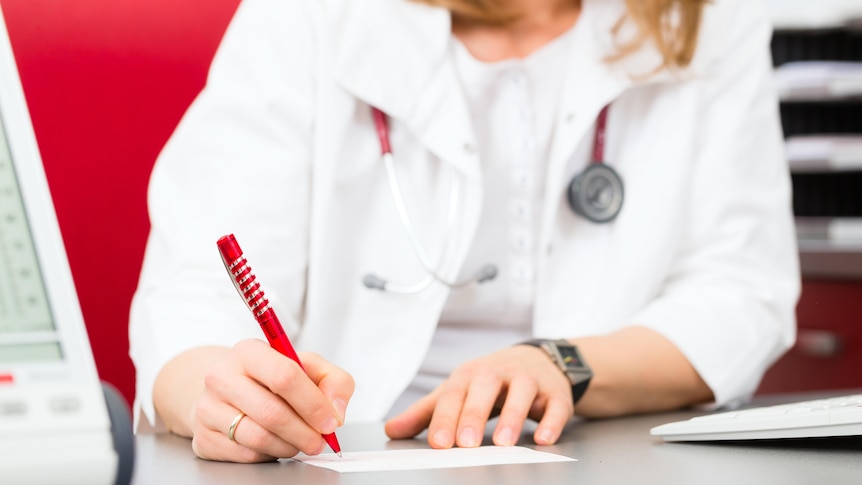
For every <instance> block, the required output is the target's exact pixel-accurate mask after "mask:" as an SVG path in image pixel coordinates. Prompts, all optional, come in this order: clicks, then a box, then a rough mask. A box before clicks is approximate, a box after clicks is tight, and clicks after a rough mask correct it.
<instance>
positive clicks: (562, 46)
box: [390, 28, 574, 415]
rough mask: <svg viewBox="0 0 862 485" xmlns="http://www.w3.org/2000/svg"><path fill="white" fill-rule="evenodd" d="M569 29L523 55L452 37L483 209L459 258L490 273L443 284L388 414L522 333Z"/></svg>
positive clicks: (527, 327)
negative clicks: (424, 343) (414, 366)
mask: <svg viewBox="0 0 862 485" xmlns="http://www.w3.org/2000/svg"><path fill="white" fill-rule="evenodd" d="M573 30H574V28H572V29H570V30H569V31H567V32H566V33H564V34H563V35H561V36H559V37H557V38H556V39H554V40H553V41H551V42H550V43H548V44H547V45H545V46H543V47H542V48H541V49H539V50H538V51H536V52H534V53H532V54H531V55H530V56H528V57H527V58H526V59H509V60H504V61H499V62H491V63H488V62H483V61H480V60H477V59H476V58H474V57H473V56H472V55H471V54H470V52H469V51H468V50H467V48H466V47H465V46H464V45H463V44H462V43H461V42H459V41H458V40H457V39H456V38H454V37H453V41H452V42H451V47H450V49H449V52H450V55H451V58H452V61H453V63H454V65H455V70H456V72H457V74H458V78H459V81H460V82H461V86H462V88H463V93H464V97H465V100H466V102H467V106H468V108H469V111H470V119H471V121H472V123H473V129H474V130H475V133H476V141H477V144H478V146H477V150H478V153H479V158H480V163H481V167H482V188H483V198H482V202H483V205H482V215H481V218H480V221H479V226H478V228H477V231H476V237H475V239H474V241H473V245H472V247H471V248H470V251H469V253H468V255H467V259H466V260H465V262H464V265H463V266H462V270H461V274H460V279H467V278H469V277H470V276H471V275H473V274H475V273H476V271H477V270H479V269H480V268H482V267H483V266H485V265H488V264H492V265H494V266H496V268H497V271H498V273H497V277H496V278H495V279H493V280H491V281H487V282H485V283H482V284H481V285H472V286H469V287H466V288H461V289H455V290H453V291H452V292H451V293H450V296H449V299H448V300H447V302H446V305H445V307H444V308H443V312H442V314H441V316H440V322H439V324H438V326H437V330H436V332H435V333H434V337H433V340H432V342H431V347H430V348H429V349H428V353H427V354H426V357H425V360H424V361H423V362H422V366H421V368H420V369H419V373H418V374H417V375H416V377H415V378H414V380H413V382H412V383H411V384H410V387H409V388H408V389H407V390H406V391H405V392H404V393H403V394H402V395H401V397H400V398H399V400H398V401H397V402H396V403H395V404H394V405H393V407H392V409H391V411H390V414H393V415H394V414H396V413H397V412H399V411H401V410H403V409H404V408H405V407H406V406H408V405H409V404H410V403H412V402H414V401H415V400H416V399H418V398H420V397H422V396H423V395H425V394H427V393H428V392H430V391H431V390H433V389H434V388H435V387H437V386H438V385H439V384H440V383H442V382H443V380H444V379H446V377H447V376H448V375H449V374H450V373H451V372H452V370H453V369H455V367H457V366H458V365H459V364H461V363H463V362H465V361H467V360H470V359H473V358H476V357H480V356H482V355H485V354H488V353H491V352H494V351H495V350H499V349H501V348H504V347H507V346H510V345H512V344H514V343H516V342H520V341H523V340H527V339H529V338H530V337H531V335H532V311H533V295H534V292H535V278H534V277H535V268H536V258H537V256H538V255H537V248H536V244H535V241H536V239H537V234H538V231H539V217H538V215H539V211H540V210H541V202H542V198H543V191H544V187H543V185H544V184H543V181H544V179H545V170H546V167H547V159H548V155H549V151H550V146H551V140H552V137H553V131H554V120H555V119H556V116H557V114H558V113H557V110H558V106H559V103H560V96H561V94H562V89H563V82H564V80H565V79H564V78H565V72H564V70H562V69H560V66H561V65H564V64H565V61H566V59H568V57H569V56H570V52H569V50H570V49H571V48H572V31H573Z"/></svg>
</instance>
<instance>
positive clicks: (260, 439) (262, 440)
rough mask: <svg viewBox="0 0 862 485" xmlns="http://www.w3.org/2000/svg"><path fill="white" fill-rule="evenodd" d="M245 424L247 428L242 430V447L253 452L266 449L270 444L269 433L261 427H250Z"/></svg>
mask: <svg viewBox="0 0 862 485" xmlns="http://www.w3.org/2000/svg"><path fill="white" fill-rule="evenodd" d="M246 419H248V418H246ZM246 424H247V426H245V427H244V428H243V429H242V444H243V446H245V447H247V448H251V449H253V450H265V449H267V447H268V446H269V443H270V437H269V431H267V430H266V428H264V427H261V426H251V425H250V424H251V423H246Z"/></svg>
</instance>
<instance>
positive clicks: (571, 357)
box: [520, 339, 593, 404]
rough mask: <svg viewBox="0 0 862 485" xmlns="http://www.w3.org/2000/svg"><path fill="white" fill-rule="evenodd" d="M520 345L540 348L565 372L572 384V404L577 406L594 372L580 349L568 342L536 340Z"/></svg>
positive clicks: (562, 340)
mask: <svg viewBox="0 0 862 485" xmlns="http://www.w3.org/2000/svg"><path fill="white" fill-rule="evenodd" d="M520 345H531V346H533V347H538V348H540V349H542V350H544V351H545V352H547V353H548V356H549V357H550V358H551V361H552V362H553V363H554V364H556V365H557V367H559V368H560V370H561V371H563V374H565V375H566V377H568V378H569V381H570V382H571V383H572V403H573V404H577V402H578V401H579V400H580V399H581V396H583V395H584V392H586V390H587V386H588V385H589V383H590V379H591V378H592V377H593V371H592V369H590V366H588V365H587V363H586V362H584V358H583V357H581V353H580V352H578V348H577V347H575V346H574V345H572V344H570V343H569V341H568V340H565V339H558V340H550V339H535V340H527V341H526V342H521V343H520Z"/></svg>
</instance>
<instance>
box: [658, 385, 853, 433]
mask: <svg viewBox="0 0 862 485" xmlns="http://www.w3.org/2000/svg"><path fill="white" fill-rule="evenodd" d="M650 434H652V435H653V436H659V437H661V438H662V439H664V440H665V441H716V440H758V439H785V438H815V437H832V436H862V394H854V395H847V396H840V397H834V398H829V399H817V400H812V401H798V402H794V403H790V404H781V405H777V406H765V407H757V408H748V409H741V410H737V411H728V412H722V413H716V414H709V415H706V416H698V417H696V418H691V419H687V420H684V421H676V422H673V423H667V424H663V425H661V426H657V427H655V428H653V429H652V430H650Z"/></svg>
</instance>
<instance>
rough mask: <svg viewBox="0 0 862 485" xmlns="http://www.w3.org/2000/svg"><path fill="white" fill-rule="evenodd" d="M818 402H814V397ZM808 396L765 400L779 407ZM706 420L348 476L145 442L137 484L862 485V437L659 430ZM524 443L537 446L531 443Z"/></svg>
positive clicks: (361, 441) (597, 427)
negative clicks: (495, 460) (437, 465)
mask: <svg viewBox="0 0 862 485" xmlns="http://www.w3.org/2000/svg"><path fill="white" fill-rule="evenodd" d="M811 396H814V395H811ZM800 397H801V398H807V397H808V395H795V396H789V397H788V396H782V397H779V398H775V397H772V398H765V399H763V398H761V399H760V400H759V401H757V402H758V403H759V404H773V403H775V402H781V401H786V400H792V399H799V398H800ZM698 414H703V413H699V412H696V411H684V412H675V413H666V414H652V415H644V416H635V417H627V418H618V419H608V420H598V421H583V422H573V423H572V424H571V425H570V426H569V427H568V428H567V430H566V432H565V433H564V434H563V437H562V438H561V440H560V442H559V443H558V444H557V445H555V446H548V447H538V448H537V449H540V450H543V451H548V452H551V453H558V454H562V455H568V456H571V457H574V458H577V460H578V461H575V462H565V463H544V464H533V465H499V466H489V467H470V468H454V469H440V470H417V471H396V472H367V473H345V474H340V473H337V472H334V471H330V470H326V469H323V468H318V467H314V466H311V465H306V464H303V463H299V462H296V461H292V460H282V461H279V462H276V463H265V464H256V465H241V464H232V463H215V462H208V461H204V460H200V459H197V458H195V456H194V454H193V452H192V450H191V446H190V441H189V440H188V439H184V438H179V437H176V436H170V435H159V436H153V435H141V436H138V437H137V460H136V464H135V474H134V478H133V482H132V483H133V484H134V485H153V484H158V485H164V484H172V483H181V484H207V485H216V484H267V483H272V484H307V483H313V484H320V485H327V484H339V485H341V484H369V485H372V484H373V485H386V484H399V485H400V484H409V485H424V484H448V485H457V484H471V485H473V484H475V485H481V484H494V485H498V484H519V485H521V484H531V483H533V484H536V485H540V484H541V485H545V484H557V483H566V484H569V483H570V484H578V485H585V484H594V483H601V484H603V485H604V484H626V483H638V484H652V483H661V484H673V483H680V484H700V483H707V484H712V483H715V484H719V483H720V484H731V485H738V484H745V483H758V484H760V483H762V484H773V483H775V484H830V485H832V484H839V483H856V484H859V483H862V437H856V438H840V439H819V440H807V441H806V440H801V441H800V440H794V441H784V442H777V441H770V442H759V443H758V442H746V443H725V444H717V443H710V444H688V443H682V444H680V443H664V442H662V441H661V440H659V439H657V438H654V437H652V436H650V434H649V430H650V428H652V427H653V426H657V425H659V424H663V423H666V422H669V421H675V420H679V419H687V418H689V417H692V416H695V415H698ZM338 437H339V441H340V442H341V446H342V449H343V450H345V451H369V450H384V449H401V448H426V447H427V444H426V442H425V441H424V439H415V440H400V441H390V440H388V439H387V438H386V435H385V434H384V432H383V426H382V424H377V423H368V424H353V425H347V426H345V427H343V428H341V429H339V430H338ZM522 444H523V445H525V446H530V447H533V445H532V440H531V439H530V438H529V437H525V438H524V439H522Z"/></svg>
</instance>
